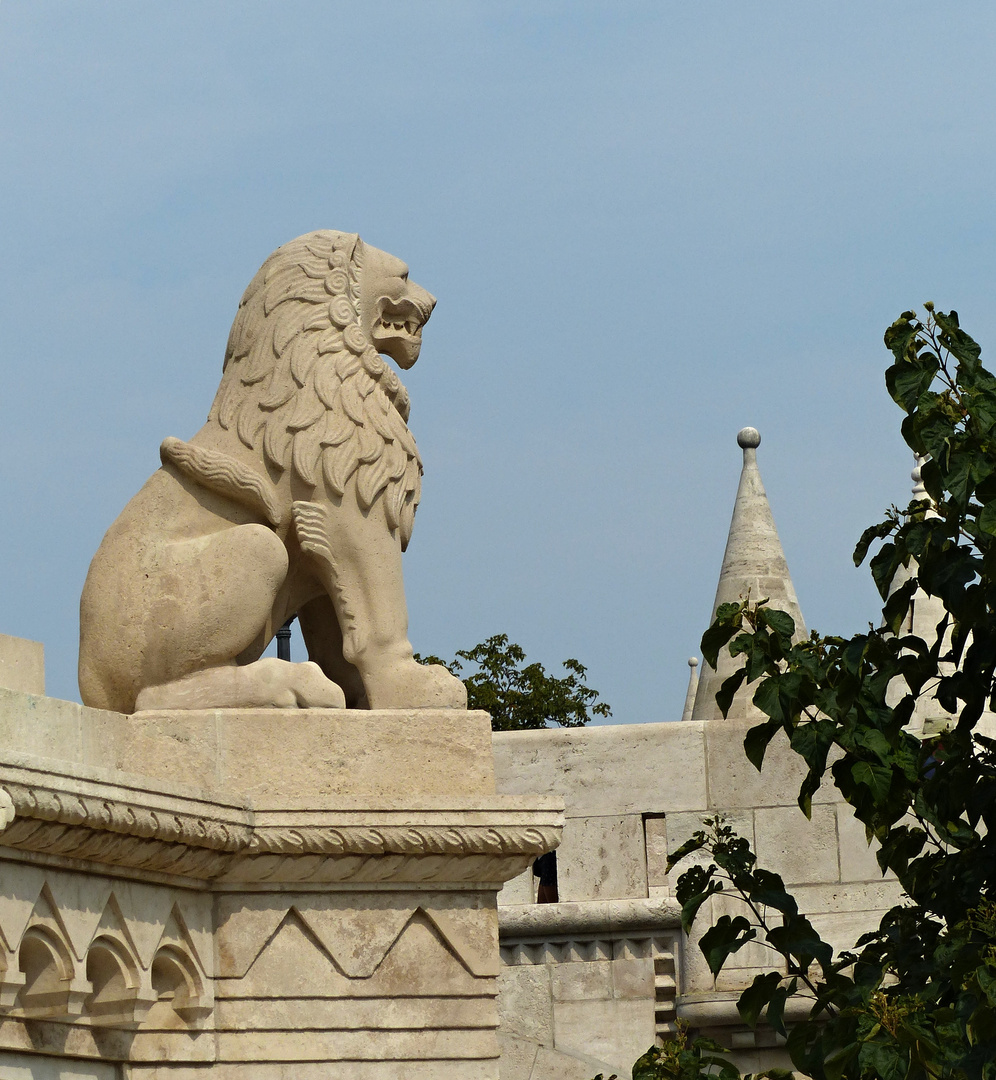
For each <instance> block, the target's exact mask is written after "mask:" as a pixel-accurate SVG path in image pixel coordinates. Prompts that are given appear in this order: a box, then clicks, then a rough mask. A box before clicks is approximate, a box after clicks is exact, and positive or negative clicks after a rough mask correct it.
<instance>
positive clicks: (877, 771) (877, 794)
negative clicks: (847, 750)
mask: <svg viewBox="0 0 996 1080" xmlns="http://www.w3.org/2000/svg"><path fill="white" fill-rule="evenodd" d="M851 775H852V776H853V777H854V780H855V783H857V784H862V785H863V786H864V787H867V788H868V789H869V790H870V791H871V795H872V798H873V799H874V800H875V802H878V803H884V802H885V800H886V799H887V798H888V795H889V788H891V787H892V770H891V769H890V768H887V767H886V766H885V765H872V764H871V763H870V762H868V761H858V762H856V763H855V764H854V765H852V766H851Z"/></svg>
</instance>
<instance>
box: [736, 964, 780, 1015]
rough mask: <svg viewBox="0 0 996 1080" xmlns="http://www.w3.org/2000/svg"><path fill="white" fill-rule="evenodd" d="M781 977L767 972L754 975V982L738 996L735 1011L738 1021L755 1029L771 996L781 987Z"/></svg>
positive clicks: (775, 972) (776, 973)
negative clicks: (738, 1014)
mask: <svg viewBox="0 0 996 1080" xmlns="http://www.w3.org/2000/svg"><path fill="white" fill-rule="evenodd" d="M781 981H782V976H781V973H780V972H778V971H768V972H765V974H763V975H756V976H755V977H754V981H753V982H752V983H751V984H750V986H748V987H747V989H746V990H745V991H744V992H743V993H742V994H741V995H740V998H739V1000H738V1001H737V1011H738V1012H739V1013H740V1019H741V1020H743V1022H744V1023H745V1024H746V1025H747V1026H748V1027H752V1028H753V1027H757V1021H758V1017H759V1016H760V1015H761V1012H762V1010H763V1009H765V1008H766V1007H767V1005H768V1002H769V1001H770V1000H771V995H772V994H773V993H774V992H775V991H776V990H777V989H778V987H779V986H780V985H781Z"/></svg>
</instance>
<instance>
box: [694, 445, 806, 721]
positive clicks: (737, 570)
mask: <svg viewBox="0 0 996 1080" xmlns="http://www.w3.org/2000/svg"><path fill="white" fill-rule="evenodd" d="M737 442H738V443H739V445H740V447H741V449H742V450H743V452H744V464H743V471H742V472H741V473H740V487H739V488H738V489H737V501H736V503H735V505H734V507H733V520H732V521H731V522H730V535H729V537H728V539H727V541H726V552H725V554H724V555H723V568H722V570H720V573H719V586H718V588H717V589H716V601H715V603H714V604H713V607H712V613H713V618H714V619H715V617H716V611H717V609H718V608H719V606H720V604H733V603H738V602H739V601H740V599H741V598H742V597H746V596H747V594H748V591H749V593H750V598H751V601H757V600H764V599H767V600H768V604H769V606H770V607H772V608H778V609H779V610H781V611H786V612H788V614H789V615H791V616H792V618H793V619H794V620H795V630H796V638H797V639H799V638H803V637H805V636H806V624H805V623H804V622H803V619H802V612H801V611H800V610H799V601H798V600H797V599H796V596H795V587H794V586H793V585H792V578H791V575H790V574H789V569H788V563H787V562H786V561H785V553H784V552H783V551H782V545H781V541H780V540H779V539H778V530H777V529H776V528H775V520H774V518H773V517H772V516H771V507H770V506H769V505H768V496H767V495H766V494H765V492H764V485H763V484H762V483H761V474H760V472H758V468H757V447H758V446H759V445H760V443H761V436H760V435H759V434H758V432H757V429H756V428H751V427H747V428H744V429H743V430H742V431H741V432H740V433H739V434H738V435H737ZM738 664H739V658H738V659H736V660H735V659H734V658H733V657H731V656H730V654H729V653H728V652H727V651H726V650H725V649H724V650H723V652H722V653H721V654H720V657H719V666H718V668H713V667H710V665H709V664H708V663H706V662H705V661H703V663H702V674H701V675H700V677H699V685H698V688H697V690H696V693H695V705H694V707H693V709H692V719H693V720H722V719H723V714H722V713H721V712H720V711H719V706H718V705H717V704H716V692H717V691H718V690H719V688H720V687H721V686H722V685H723V682H724V681H725V680H726V678H727V677H728V676H729V675H731V674H732V673H733V671H734V669H735V668H736V667H737V666H738ZM755 689H756V686H750V687H747V686H742V687H741V688H740V690H739V691H738V692H737V695H736V697H735V698H734V699H733V705H732V707H731V708H730V712H729V718H730V719H731V720H737V719H753V718H755V717H756V718H757V719H762V718H763V717H762V714H761V713H760V712H759V711H758V710H757V709H756V708H755V707H754V705H753V704H752V702H751V698H752V697H753V696H754V690H755Z"/></svg>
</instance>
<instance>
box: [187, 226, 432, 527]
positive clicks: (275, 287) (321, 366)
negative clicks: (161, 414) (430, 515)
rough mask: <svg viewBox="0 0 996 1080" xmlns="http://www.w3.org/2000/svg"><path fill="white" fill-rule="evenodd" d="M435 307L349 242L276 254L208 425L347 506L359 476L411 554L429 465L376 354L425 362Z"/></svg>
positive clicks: (388, 265)
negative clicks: (426, 329) (425, 336)
mask: <svg viewBox="0 0 996 1080" xmlns="http://www.w3.org/2000/svg"><path fill="white" fill-rule="evenodd" d="M434 305H435V299H434V298H433V297H432V296H431V295H430V294H429V293H427V292H426V291H425V289H422V288H420V287H419V286H418V285H416V284H414V282H410V281H409V280H408V267H407V266H406V265H405V264H404V263H403V262H402V261H401V260H400V259H396V258H395V257H394V256H393V255H388V254H387V253H386V252H383V251H379V250H378V249H377V248H372V247H367V246H366V245H365V244H364V243H363V241H362V240H360V238H359V237H358V236H356V235H355V234H354V233H340V232H332V231H322V232H313V233H308V234H307V235H305V236H300V237H298V238H297V239H296V240H292V241H291V242H290V243H289V244H284V246H283V247H281V248H278V249H277V250H276V251H275V252H274V253H273V254H272V255H271V256H270V257H269V258H268V259H267V260H266V262H265V263H263V265H262V267H260V269H259V272H258V273H257V274H256V276H255V277H254V278H253V280H252V281H251V282H250V284H249V287H248V288H247V289H246V291H245V294H244V295H243V297H242V300H241V302H240V304H239V310H238V313H237V315H236V316H235V322H234V323H233V325H232V332H231V334H230V335H229V339H228V348H227V349H226V351H225V364H224V370H223V374H222V379H221V385H220V386H219V388H218V393H217V395H216V396H215V400H214V404H213V405H212V406H211V411H210V413H209V415H208V419H209V420H215V421H217V423H218V424H219V425H220V426H221V427H222V428H224V429H226V430H231V431H234V432H235V433H236V434H237V435H238V438H239V439H240V440H241V441H242V443H243V444H244V445H245V446H246V447H248V448H250V449H254V450H259V451H260V452H261V453H262V455H263V458H264V460H265V462H266V463H267V464H268V465H269V466H270V467H271V468H272V469H273V470H276V471H277V472H278V473H279V472H283V471H284V470H286V469H288V468H289V469H292V470H293V472H294V474H295V475H296V476H297V477H299V478H300V479H301V480H303V481H304V482H305V483H306V484H308V485H310V486H312V487H314V486H317V485H318V484H320V483H324V484H325V486H326V487H327V488H328V490H329V491H330V492H332V493H334V494H335V495H338V496H342V495H343V494H344V492H345V490H346V487H347V485H348V484H349V483H350V481H351V480H352V479H353V477H354V474H355V486H356V493H357V498H358V499H359V501H360V504H361V505H362V506H363V507H364V508H365V509H366V508H369V507H370V506H372V505H373V503H374V501H375V500H376V499H377V497H378V496H379V495H381V494H382V493H383V496H384V510H385V513H386V515H387V521H388V524H389V526H390V528H391V529H392V530H393V529H400V530H401V541H402V545H403V546H407V544H408V540H409V538H410V536H411V530H412V523H413V520H414V517H415V508H416V507H417V505H418V501H419V494H420V489H421V474H422V462H421V459H420V458H419V454H418V450H417V448H416V446H415V440H414V439H413V438H412V435H411V433H410V432H409V430H408V426H407V420H408V412H409V401H408V394H407V392H406V390H405V388H404V387H403V386H402V385H401V381H400V380H399V379H398V377H397V375H396V374H395V373H394V372H393V371H392V370H391V369H390V368H389V367H388V366H387V364H385V363H384V360H383V359H382V358H381V357H380V355H379V353H385V354H386V355H388V356H390V357H391V358H392V359H393V360H394V361H395V362H396V363H397V364H398V365H399V366H400V367H402V368H406V369H407V368H410V367H411V366H412V364H414V363H415V361H416V360H417V359H418V354H419V349H420V347H421V343H422V327H423V325H424V324H425V322H426V320H427V319H428V318H429V315H430V314H431V312H432V308H433V306H434Z"/></svg>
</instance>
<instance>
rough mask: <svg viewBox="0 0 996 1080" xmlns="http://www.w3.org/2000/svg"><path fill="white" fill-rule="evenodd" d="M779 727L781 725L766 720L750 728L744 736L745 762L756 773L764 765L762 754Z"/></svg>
mask: <svg viewBox="0 0 996 1080" xmlns="http://www.w3.org/2000/svg"><path fill="white" fill-rule="evenodd" d="M780 727H781V725H780V724H778V723H776V722H775V721H774V720H768V721H766V722H765V723H763V724H758V725H757V727H752V728H751V729H750V731H748V732H747V734H746V735H745V736H744V753H745V754H746V755H747V760H748V761H749V762H750V763H751V765H753V766H754V768H755V769H757V771H758V772H760V771H761V767H762V766H763V765H764V754H765V751H766V750H767V749H768V743H770V742H771V740H772V739H773V738H774V736H775V732H776V731H778V730H779V728H780Z"/></svg>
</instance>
